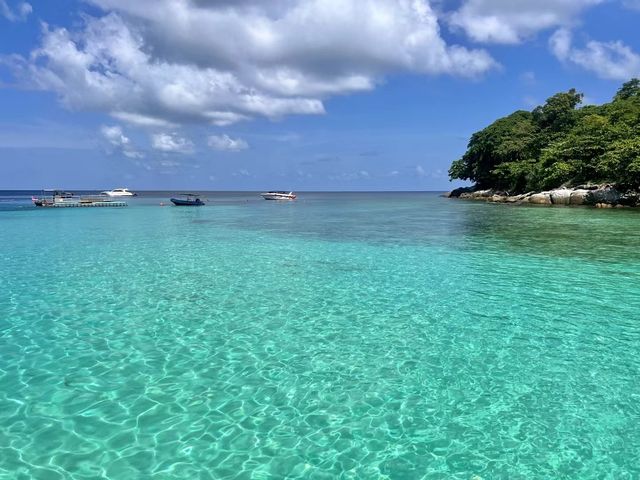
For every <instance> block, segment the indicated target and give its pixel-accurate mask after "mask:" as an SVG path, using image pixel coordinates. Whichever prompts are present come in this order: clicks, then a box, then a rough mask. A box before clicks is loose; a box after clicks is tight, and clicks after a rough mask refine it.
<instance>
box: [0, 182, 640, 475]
mask: <svg viewBox="0 0 640 480" xmlns="http://www.w3.org/2000/svg"><path fill="white" fill-rule="evenodd" d="M209 198H210V203H209V205H207V206H205V207H201V208H178V207H171V206H164V207H160V206H159V204H160V202H161V201H163V202H165V203H167V200H168V196H164V195H161V194H147V195H144V196H142V197H139V198H135V199H132V200H130V201H129V204H130V206H129V207H127V208H125V209H115V208H114V209H92V208H89V209H36V208H32V207H30V206H29V201H28V198H27V197H25V196H21V195H19V194H16V193H14V194H11V195H9V196H5V197H0V245H1V246H2V247H1V249H0V478H3V479H5V478H6V479H31V478H34V479H46V480H49V479H51V480H53V479H280V478H292V479H293V478H308V479H336V478H344V479H351V478H353V479H394V480H395V479H398V480H405V479H468V480H470V479H474V480H478V479H484V480H487V479H537V478H540V479H550V478H554V479H574V478H580V479H589V478H598V479H605V478H610V479H636V478H640V381H639V379H640V376H639V374H640V356H639V355H640V213H639V212H637V211H631V210H613V211H612V210H595V209H587V208H546V207H542V208H536V207H514V206H509V205H490V204H484V203H474V202H464V201H458V200H447V199H444V198H440V197H439V196H438V195H436V194H433V193H357V194H356V193H306V194H305V193H303V194H301V195H300V196H299V200H298V201H296V202H289V203H280V202H266V201H262V200H261V199H259V197H257V196H256V195H255V194H243V193H236V194H231V193H217V194H213V193H212V194H210V195H209Z"/></svg>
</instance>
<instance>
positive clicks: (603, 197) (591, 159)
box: [449, 78, 640, 206]
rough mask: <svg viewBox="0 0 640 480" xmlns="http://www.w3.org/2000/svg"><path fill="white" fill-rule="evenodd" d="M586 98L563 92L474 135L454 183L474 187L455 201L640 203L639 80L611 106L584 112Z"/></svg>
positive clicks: (453, 175) (457, 193)
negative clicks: (456, 180)
mask: <svg viewBox="0 0 640 480" xmlns="http://www.w3.org/2000/svg"><path fill="white" fill-rule="evenodd" d="M582 98H583V95H582V94H581V93H578V92H577V91H576V90H575V89H571V90H569V91H568V92H563V93H557V94H555V95H553V96H552V97H551V98H549V99H548V100H547V101H546V103H545V104H544V105H542V106H539V107H536V108H535V109H533V110H532V111H530V112H529V111H525V110H518V111H516V112H514V113H512V114H511V115H508V116H506V117H504V118H501V119H499V120H496V121H495V122H494V123H492V124H491V125H489V126H488V127H487V128H485V129H483V130H481V131H479V132H476V133H474V134H473V135H472V136H471V140H470V141H469V145H468V148H467V151H466V152H465V154H464V155H463V156H462V158H460V159H459V160H456V161H454V162H453V164H452V165H451V168H450V169H449V177H450V178H451V179H452V180H454V179H461V180H471V181H473V182H474V184H475V185H474V186H473V187H471V188H468V189H457V190H454V191H453V192H452V194H451V196H461V197H467V198H484V199H488V200H494V201H516V202H517V201H523V202H527V203H562V204H597V205H598V206H607V205H618V204H620V205H632V206H633V205H640V197H639V195H638V193H637V192H638V191H639V190H640V80H639V79H637V78H634V79H632V80H630V81H628V82H626V83H625V84H623V85H622V87H621V88H620V89H619V90H618V92H617V93H616V95H615V97H614V98H613V100H612V101H611V102H610V103H605V104H603V105H586V106H582V107H580V105H581V103H582ZM525 192H529V193H528V194H527V193H525ZM532 192H539V193H535V194H534V193H532ZM540 192H542V193H540ZM554 194H555V195H554Z"/></svg>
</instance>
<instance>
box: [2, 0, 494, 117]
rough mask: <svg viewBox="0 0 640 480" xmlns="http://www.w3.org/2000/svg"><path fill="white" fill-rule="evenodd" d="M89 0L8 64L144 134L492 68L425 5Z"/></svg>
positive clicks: (408, 1)
mask: <svg viewBox="0 0 640 480" xmlns="http://www.w3.org/2000/svg"><path fill="white" fill-rule="evenodd" d="M0 1H2V0H0ZM88 1H90V2H92V3H93V4H95V5H96V6H97V7H99V8H100V9H102V11H103V15H102V16H101V17H99V18H93V17H87V18H85V20H84V22H85V23H84V25H82V26H81V27H79V28H78V29H75V30H71V31H70V30H67V29H64V28H55V27H50V26H45V27H44V30H43V39H42V44H41V46H40V47H39V48H38V49H36V50H35V51H33V52H32V55H31V56H29V57H19V56H14V66H15V68H16V71H17V73H18V74H20V73H21V74H22V75H23V78H24V79H25V81H28V82H30V83H31V85H32V86H34V87H36V88H40V89H43V90H50V91H54V92H56V93H57V94H58V95H59V98H60V99H61V101H62V103H63V104H64V105H66V106H67V107H69V108H71V109H86V110H98V111H104V112H107V113H110V114H111V115H112V116H114V117H115V118H118V119H119V120H122V121H126V122H129V123H133V124H137V125H141V126H147V127H149V126H154V127H157V126H161V125H164V126H166V125H168V124H174V125H175V124H183V123H189V122H195V123H209V124H214V125H229V124H232V123H235V122H238V121H241V120H247V119H250V118H255V117H266V118H270V119H277V118H280V117H283V116H286V115H292V114H316V115H317V114H323V113H324V112H325V109H324V100H325V99H326V98H327V97H329V96H332V95H338V94H347V93H351V92H358V91H366V90H371V89H373V88H375V86H376V85H377V84H378V83H379V82H380V81H381V80H382V79H383V78H384V76H385V75H386V74H390V73H395V72H412V73H416V74H428V75H437V74H449V75H459V76H477V75H480V74H482V73H484V72H486V71H488V70H490V69H491V68H493V67H495V66H496V63H495V61H494V60H493V59H492V57H491V56H490V55H489V54H488V53H487V52H486V51H484V50H481V49H469V48H466V47H463V46H460V45H449V44H447V43H446V42H445V41H444V40H443V38H442V36H441V35H440V30H439V25H438V19H437V16H436V14H435V13H434V11H433V10H432V9H431V7H430V5H429V3H428V1H427V0H306V1H302V0H276V1H274V2H258V1H246V0H244V1H240V2H224V1H223V2H221V1H206V0H137V1H135V2H132V1H130V0H126V1H125V0H88ZM354 32H357V35H354Z"/></svg>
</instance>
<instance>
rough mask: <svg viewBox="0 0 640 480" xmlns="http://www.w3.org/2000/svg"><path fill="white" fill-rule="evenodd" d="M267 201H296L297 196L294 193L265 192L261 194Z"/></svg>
mask: <svg viewBox="0 0 640 480" xmlns="http://www.w3.org/2000/svg"><path fill="white" fill-rule="evenodd" d="M260 195H261V196H262V198H264V199H265V200H295V199H296V194H295V193H293V192H281V191H273V192H265V193H261V194H260Z"/></svg>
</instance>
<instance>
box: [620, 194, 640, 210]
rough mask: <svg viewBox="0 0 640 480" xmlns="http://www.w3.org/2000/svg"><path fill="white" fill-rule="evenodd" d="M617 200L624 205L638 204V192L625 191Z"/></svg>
mask: <svg viewBox="0 0 640 480" xmlns="http://www.w3.org/2000/svg"><path fill="white" fill-rule="evenodd" d="M618 202H619V204H620V205H624V206H626V207H637V206H640V193H638V192H633V191H631V192H627V193H625V194H623V195H621V196H620V199H619V200H618Z"/></svg>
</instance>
